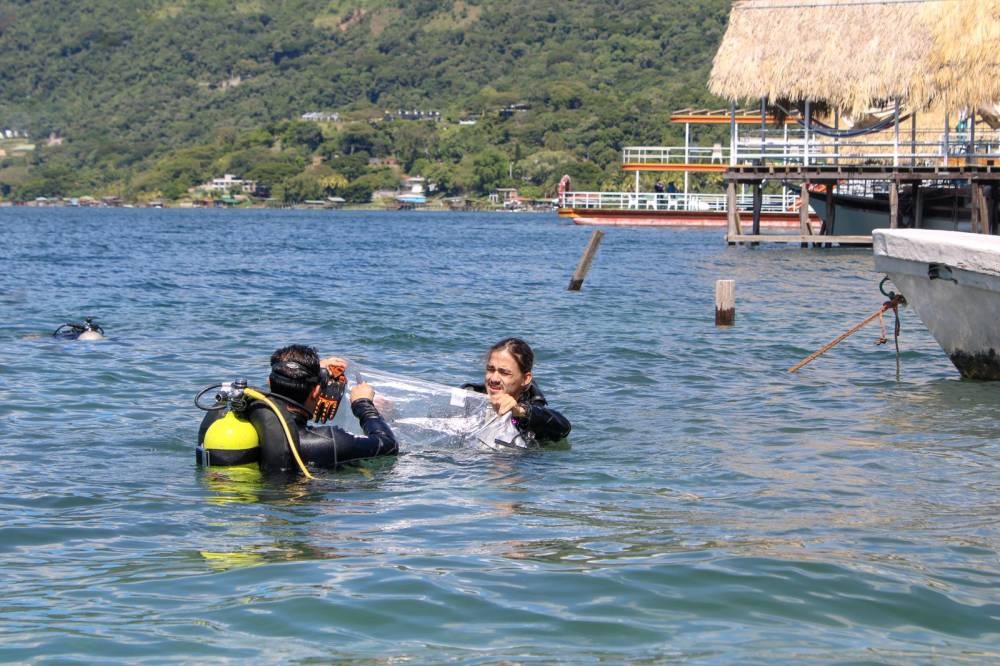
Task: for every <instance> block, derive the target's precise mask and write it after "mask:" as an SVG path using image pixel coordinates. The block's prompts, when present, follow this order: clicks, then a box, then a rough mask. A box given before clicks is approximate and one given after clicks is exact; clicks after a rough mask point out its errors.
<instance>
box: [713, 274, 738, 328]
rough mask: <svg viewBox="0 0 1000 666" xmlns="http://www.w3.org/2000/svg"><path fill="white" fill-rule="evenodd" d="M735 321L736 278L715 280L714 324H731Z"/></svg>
mask: <svg viewBox="0 0 1000 666" xmlns="http://www.w3.org/2000/svg"><path fill="white" fill-rule="evenodd" d="M735 321H736V280H716V281H715V325H716V326H732V325H733V323H734V322H735Z"/></svg>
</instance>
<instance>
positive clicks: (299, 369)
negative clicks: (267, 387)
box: [270, 345, 319, 403]
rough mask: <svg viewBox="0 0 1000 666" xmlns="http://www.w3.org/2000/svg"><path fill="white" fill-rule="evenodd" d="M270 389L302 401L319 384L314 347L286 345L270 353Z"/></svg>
mask: <svg viewBox="0 0 1000 666" xmlns="http://www.w3.org/2000/svg"><path fill="white" fill-rule="evenodd" d="M270 380H271V391H272V392H274V393H277V394H278V395H282V396H284V397H286V398H289V399H291V400H294V401H295V402H299V403H304V402H305V401H306V399H307V398H308V397H309V394H310V393H311V392H312V390H313V387H314V386H316V385H317V384H319V353H318V352H317V351H316V348H315V347H307V346H306V345H288V346H287V347H282V348H281V349H279V350H277V351H275V352H274V353H273V354H271V375H270Z"/></svg>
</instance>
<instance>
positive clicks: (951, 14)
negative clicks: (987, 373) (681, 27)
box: [709, 0, 1000, 243]
mask: <svg viewBox="0 0 1000 666" xmlns="http://www.w3.org/2000/svg"><path fill="white" fill-rule="evenodd" d="M709 89H710V90H711V91H712V92H713V93H714V94H716V95H719V96H721V97H723V98H726V99H728V100H730V102H731V109H732V114H731V115H732V116H733V120H732V122H733V124H734V125H735V116H736V109H737V107H738V106H739V107H745V106H746V105H747V102H748V101H750V102H752V103H759V108H760V119H761V122H760V127H759V131H757V132H755V133H753V134H749V135H748V134H747V133H746V132H743V133H742V135H739V134H737V132H736V127H735V126H734V127H733V128H732V131H731V142H732V144H731V146H730V147H729V150H728V151H727V152H728V154H729V162H728V165H727V169H726V171H725V172H724V176H723V178H724V181H725V182H726V185H727V198H728V199H729V200H730V201H735V196H736V188H737V186H749V187H751V188H753V192H754V197H755V199H756V198H757V197H758V196H760V194H759V193H761V192H762V191H763V187H764V183H765V182H774V181H780V182H782V183H784V184H786V185H788V184H791V183H796V184H799V185H800V186H801V191H802V194H803V196H802V201H803V202H804V203H807V202H808V197H810V196H812V197H816V196H824V194H823V192H825V196H826V197H827V198H828V199H830V198H831V197H832V196H833V192H834V191H835V188H837V187H838V186H839V185H840V184H841V183H844V182H858V181H862V182H863V181H879V182H880V183H881V184H882V185H883V186H884V187H885V188H887V190H888V193H889V195H888V198H889V204H890V213H889V224H890V226H897V225H898V224H899V223H900V219H901V216H900V211H899V205H898V201H899V196H900V191H901V190H902V189H904V188H905V189H906V192H907V195H908V196H909V197H911V198H912V199H914V200H916V201H918V202H919V200H920V199H919V197H920V196H921V192H922V190H923V189H924V188H926V187H928V186H930V185H932V184H934V183H942V182H946V183H947V182H950V183H958V182H961V183H967V184H968V188H969V203H970V206H969V207H970V211H971V221H970V226H971V229H972V231H977V232H980V233H996V232H997V219H996V218H997V202H998V199H1000V196H998V195H1000V187H997V185H998V183H997V181H998V180H1000V106H998V105H997V102H998V101H1000V0H974V1H968V2H967V1H964V0H959V1H956V0H924V1H923V2H913V1H912V0H881V1H880V2H872V1H871V0H781V1H777V2H776V1H775V0H735V1H734V3H733V7H732V11H731V13H730V17H729V25H728V28H727V31H726V34H725V36H724V38H723V40H722V43H721V45H720V47H719V50H718V51H717V52H716V55H715V60H714V62H713V68H712V72H711V75H710V78H709ZM789 118H792V119H794V120H796V121H797V123H798V125H799V132H798V133H797V134H795V135H794V136H793V138H792V139H789V135H788V131H787V125H788V119H789ZM773 119H777V120H778V123H779V124H780V126H781V127H775V126H774V125H775V124H774V123H773V122H772V121H773ZM779 132H780V133H781V134H780V136H779ZM817 191H819V194H818V193H817ZM828 203H829V204H830V205H829V206H828V207H827V208H828V210H830V211H831V212H832V211H834V210H835V208H834V207H833V206H832V200H829V201H828ZM801 209H802V210H805V209H806V206H805V205H803V206H802V207H801ZM918 209H919V207H918ZM728 212H729V229H728V231H729V233H728V234H727V239H728V240H729V242H731V243H732V242H743V241H750V242H755V241H759V240H776V241H777V240H784V241H788V242H817V241H820V240H824V241H830V240H833V239H832V238H825V239H821V238H817V237H815V236H812V235H811V234H808V233H807V231H808V225H807V224H806V223H805V221H804V219H805V217H804V215H803V223H802V226H801V233H800V234H799V235H798V236H794V235H793V236H783V237H780V238H779V237H774V236H771V235H767V236H761V235H760V232H759V215H758V208H757V207H756V206H755V207H754V214H753V216H752V219H751V220H741V219H740V215H739V212H738V209H737V208H736V206H735V205H731V206H729V207H728ZM913 221H914V220H911V221H910V222H911V223H913ZM917 221H919V217H917ZM748 225H749V228H747V227H748ZM835 242H848V243H850V242H866V239H865V238H856V239H855V238H843V237H842V238H839V239H837V240H836V241H835ZM867 242H868V243H870V242H871V239H870V238H868V239H867Z"/></svg>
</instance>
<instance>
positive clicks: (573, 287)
mask: <svg viewBox="0 0 1000 666" xmlns="http://www.w3.org/2000/svg"><path fill="white" fill-rule="evenodd" d="M603 238H604V232H603V231H601V230H600V229H595V230H594V233H592V234H591V235H590V243H588V244H587V249H586V250H584V252H583V256H582V257H580V263H579V264H577V267H576V272H574V273H573V277H572V278H571V279H570V281H569V287H567V289H568V290H569V291H580V287H582V286H583V279H584V278H585V277H587V271H589V270H590V262H592V261H593V260H594V255H595V254H597V248H598V247H600V245H601V239H603Z"/></svg>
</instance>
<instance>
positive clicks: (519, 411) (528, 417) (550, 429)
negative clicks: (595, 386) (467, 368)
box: [462, 338, 571, 443]
mask: <svg viewBox="0 0 1000 666" xmlns="http://www.w3.org/2000/svg"><path fill="white" fill-rule="evenodd" d="M534 363H535V353H534V352H533V351H532V350H531V347H530V346H528V343H527V342H525V341H524V340H521V339H520V338H506V339H504V340H501V341H500V342H498V343H496V344H495V345H493V346H492V347H490V349H489V352H488V353H487V355H486V376H485V382H484V383H483V384H463V385H462V388H464V389H469V390H472V391H476V392H478V393H485V394H487V395H488V396H489V399H490V403H492V405H493V408H494V409H495V410H496V412H497V414H506V413H508V412H509V413H510V416H511V423H512V424H513V425H514V426H515V427H516V428H517V430H518V432H519V433H521V434H522V435H523V436H524V437H525V438H526V439H528V440H533V441H535V442H538V443H544V442H557V441H559V440H561V439H564V438H565V437H566V436H567V435H569V431H570V428H571V426H570V423H569V420H568V419H567V418H566V417H565V416H563V415H562V414H560V413H559V412H557V411H556V410H554V409H552V408H551V407H549V406H548V403H547V402H546V400H545V396H544V395H543V394H542V391H541V389H539V388H538V385H537V384H535V381H534V377H533V376H532V373H531V370H532V367H533V366H534Z"/></svg>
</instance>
